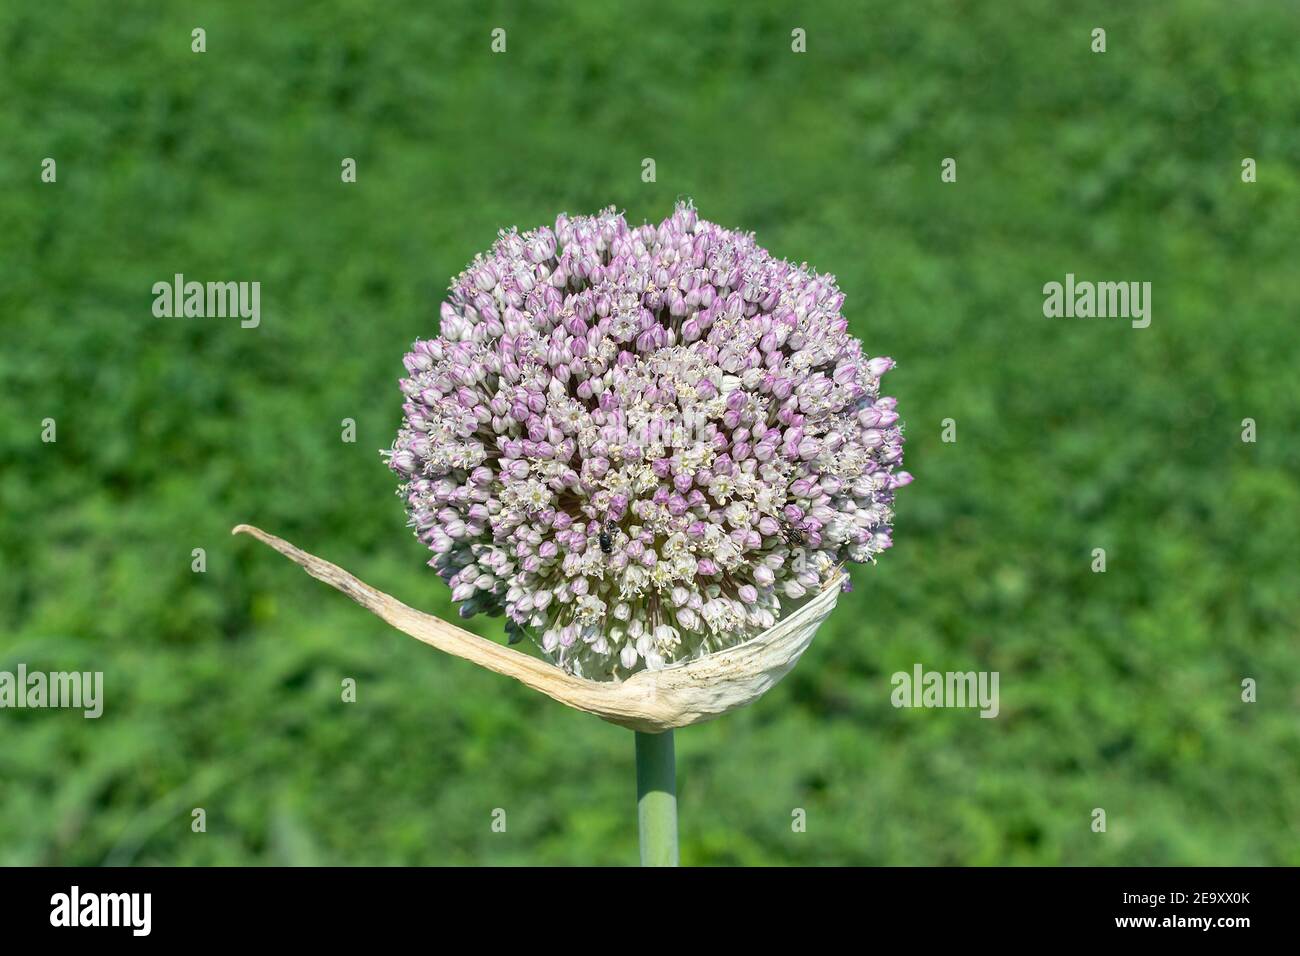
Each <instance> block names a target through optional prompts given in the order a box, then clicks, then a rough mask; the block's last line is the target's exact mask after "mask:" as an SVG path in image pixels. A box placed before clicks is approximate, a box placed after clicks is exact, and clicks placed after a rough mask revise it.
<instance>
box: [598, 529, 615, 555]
mask: <svg viewBox="0 0 1300 956" xmlns="http://www.w3.org/2000/svg"><path fill="white" fill-rule="evenodd" d="M617 530H618V525H616V524H615V523H614V522H613V521H606V522H605V524H604V526H603V527H602V528H601V529H600V550H602V551H604V552H605V553H606V554H610V553H612V552H613V550H614V532H615V531H617Z"/></svg>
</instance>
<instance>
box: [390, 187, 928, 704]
mask: <svg viewBox="0 0 1300 956" xmlns="http://www.w3.org/2000/svg"><path fill="white" fill-rule="evenodd" d="M843 301H844V296H843V295H842V294H841V293H840V292H839V290H838V289H837V287H836V285H835V281H834V279H833V278H832V277H829V276H822V275H817V274H816V273H813V272H811V271H809V270H808V268H807V267H806V266H795V265H792V264H790V263H788V262H784V261H778V260H775V259H773V258H772V257H771V256H769V255H768V253H767V252H766V251H765V250H763V249H761V248H759V247H758V246H757V245H756V244H755V242H754V239H753V237H752V236H751V235H748V234H743V233H738V232H733V231H731V230H728V229H724V228H722V227H720V226H717V225H714V224H712V223H709V222H705V221H703V220H701V219H699V218H698V217H697V215H696V211H695V209H694V208H693V207H692V206H691V205H689V204H679V205H678V206H677V208H676V209H675V210H674V212H673V214H672V216H670V217H669V218H668V219H666V220H664V222H662V223H660V224H659V225H658V226H654V225H649V224H646V225H642V226H639V227H630V226H628V224H627V223H626V222H625V221H624V219H623V217H622V215H619V214H616V213H615V212H614V211H613V209H607V210H605V211H603V212H601V213H600V214H599V215H596V216H577V217H572V218H570V217H568V216H560V217H559V218H558V219H557V220H556V222H555V227H554V228H553V229H552V228H546V227H543V228H541V229H537V230H535V231H533V232H528V233H523V234H520V233H518V232H516V231H513V230H512V231H509V232H502V233H501V235H500V238H499V239H498V240H497V242H496V244H495V246H494V247H493V249H492V251H491V252H490V253H489V254H487V255H485V256H479V257H478V258H476V259H475V260H474V262H473V263H471V264H470V266H469V267H468V268H467V269H466V270H465V272H464V273H462V274H461V275H460V276H458V277H457V278H456V280H455V281H454V282H453V283H452V286H451V294H450V297H449V298H448V300H447V301H446V302H444V303H443V305H442V323H441V335H440V336H439V337H437V338H434V339H428V340H425V341H420V342H416V343H415V345H414V346H413V348H412V350H411V352H410V353H409V354H408V355H407V356H406V359H405V365H406V370H407V373H408V374H407V377H406V378H405V379H403V380H402V382H401V389H402V392H403V394H404V395H405V396H406V403H405V405H404V406H403V410H404V412H405V420H404V421H403V424H402V428H401V431H400V432H399V434H398V437H397V440H396V442H395V443H394V444H393V447H392V449H391V451H390V452H388V453H387V454H388V455H389V464H390V466H391V467H392V468H393V470H394V471H395V472H397V473H398V475H399V476H400V477H401V479H402V486H401V489H400V493H401V494H402V496H403V497H404V499H405V501H406V505H407V510H408V513H409V515H410V523H411V525H412V526H413V527H414V528H415V530H416V534H417V535H418V537H419V538H420V540H421V541H423V542H424V543H425V544H427V545H428V546H429V548H430V549H431V550H432V551H433V553H434V557H433V559H432V560H431V561H430V564H431V565H432V566H433V567H434V568H436V569H437V571H438V573H439V574H440V575H441V576H442V577H443V578H445V579H446V581H447V583H448V584H449V585H450V586H451V588H452V596H453V598H454V599H455V600H456V601H457V602H458V603H459V604H460V609H461V614H462V615H464V616H466V617H468V616H470V615H472V614H474V613H477V612H486V613H499V612H502V611H504V613H505V614H506V615H507V616H508V617H509V619H510V620H511V621H512V622H513V624H514V625H516V626H517V627H518V628H522V629H523V630H524V631H525V632H527V633H531V634H532V635H534V636H535V637H536V638H537V639H538V640H539V641H540V643H541V646H542V648H543V650H544V651H545V652H546V653H547V654H548V655H549V656H550V657H551V659H552V660H554V661H555V662H556V663H557V664H559V665H561V666H563V667H565V668H566V669H568V670H570V671H572V672H574V673H577V674H581V675H582V676H585V677H590V678H592V679H596V680H602V679H611V678H617V677H622V676H626V675H627V674H629V673H631V672H633V671H636V670H639V669H641V668H644V667H649V668H658V667H662V666H664V665H665V664H668V663H672V662H675V661H679V660H685V659H688V658H691V657H695V656H698V655H700V654H704V653H708V652H711V651H714V650H717V649H719V648H722V647H725V646H727V645H729V644H734V643H737V642H739V641H742V640H745V639H746V638H748V637H751V636H753V635H755V634H757V633H758V632H760V631H762V630H764V629H766V628H768V627H770V626H771V625H772V624H773V623H775V621H776V619H777V617H778V616H779V615H780V613H781V609H782V603H783V602H785V603H787V604H788V603H789V602H792V601H795V600H797V599H799V598H801V597H803V596H804V595H805V594H806V593H809V592H811V591H815V590H817V589H818V588H820V587H822V586H823V585H824V584H825V583H826V582H827V581H828V580H829V579H830V578H831V576H832V575H834V574H835V573H836V569H837V568H838V567H839V566H840V565H841V564H842V563H844V562H845V561H856V562H862V561H870V560H873V559H874V557H875V555H877V554H878V553H879V552H880V551H883V550H884V549H885V548H888V547H889V546H890V544H891V543H892V541H891V536H890V525H891V521H892V517H893V515H892V504H893V498H894V491H895V489H897V488H899V487H901V486H903V485H905V484H907V483H908V482H909V481H910V480H911V476H910V475H909V474H907V472H905V471H901V470H898V469H899V468H900V466H901V462H902V455H903V437H902V434H901V431H900V428H899V425H898V414H897V412H896V411H895V404H896V403H895V401H894V400H893V399H892V398H887V397H882V396H881V395H880V393H879V385H880V377H881V376H882V375H883V374H884V373H885V372H886V371H887V370H889V369H890V368H891V367H892V366H893V362H892V361H891V360H890V359H888V358H869V357H868V356H866V355H865V354H864V353H863V351H862V346H861V344H860V343H859V342H858V341H857V340H856V339H854V338H852V337H851V336H850V335H849V334H848V323H847V321H846V320H845V319H844V317H843V316H842V315H841V313H840V308H841V306H842V305H843ZM512 629H515V628H512Z"/></svg>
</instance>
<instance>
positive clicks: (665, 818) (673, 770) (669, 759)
mask: <svg viewBox="0 0 1300 956" xmlns="http://www.w3.org/2000/svg"><path fill="white" fill-rule="evenodd" d="M636 813H637V823H638V829H639V832H640V839H641V865H642V866H676V865H677V762H676V756H675V754H674V752H673V732H672V731H671V730H667V731H664V732H663V733H661V734H647V733H642V732H641V731H639V730H638V731H636Z"/></svg>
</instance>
